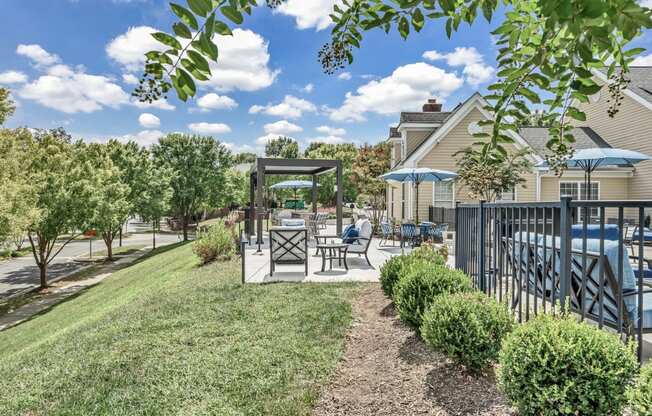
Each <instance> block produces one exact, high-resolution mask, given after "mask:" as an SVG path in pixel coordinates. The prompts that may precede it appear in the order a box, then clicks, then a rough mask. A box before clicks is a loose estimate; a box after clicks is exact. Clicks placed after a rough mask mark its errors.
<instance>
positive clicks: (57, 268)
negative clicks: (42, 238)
mask: <svg viewBox="0 0 652 416" xmlns="http://www.w3.org/2000/svg"><path fill="white" fill-rule="evenodd" d="M128 229H129V232H130V234H129V237H128V238H124V239H123V240H122V245H123V246H129V245H145V246H146V247H148V246H151V244H152V234H151V233H148V232H147V231H148V230H149V226H148V225H145V224H142V223H130V224H129V228H128ZM178 241H179V235H178V234H176V233H169V232H163V233H161V234H158V233H157V234H156V246H157V247H159V246H164V245H168V244H172V243H176V242H178ZM113 247H118V240H117V239H116V241H114V242H113ZM104 250H106V246H105V245H104V242H103V241H102V240H101V239H100V240H97V239H96V240H94V241H93V251H98V252H99V251H104ZM88 251H89V242H88V241H87V240H75V241H71V242H70V243H68V245H66V247H64V249H63V250H62V251H61V253H59V255H58V256H57V257H55V258H54V260H53V261H52V262H51V263H50V265H49V266H48V279H49V280H50V281H53V280H56V279H58V278H61V277H63V276H67V275H69V274H71V273H73V272H76V271H79V270H81V269H83V268H84V267H87V266H88V264H87V263H80V262H76V261H74V259H75V258H76V257H80V256H88ZM38 285H39V269H38V266H36V263H35V261H34V257H33V256H32V255H31V254H29V255H28V256H25V257H19V258H15V259H11V260H6V261H0V299H1V298H6V297H10V296H12V295H15V294H17V293H21V292H24V291H25V290H29V289H31V288H33V287H36V286H38Z"/></svg>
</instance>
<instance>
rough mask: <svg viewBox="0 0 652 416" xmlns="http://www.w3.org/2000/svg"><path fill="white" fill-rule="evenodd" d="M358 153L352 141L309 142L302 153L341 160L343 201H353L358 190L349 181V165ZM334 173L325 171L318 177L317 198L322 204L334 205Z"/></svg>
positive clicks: (350, 165) (310, 157)
mask: <svg viewBox="0 0 652 416" xmlns="http://www.w3.org/2000/svg"><path fill="white" fill-rule="evenodd" d="M357 154H358V149H357V148H356V146H355V145H354V144H352V143H340V144H331V143H311V144H310V146H308V148H307V149H306V151H305V153H304V155H305V157H306V158H308V159H335V160H339V161H341V162H342V186H343V189H342V196H343V198H344V200H345V201H355V199H356V195H357V194H358V190H357V188H356V186H355V184H354V183H353V182H352V181H351V173H352V172H351V167H352V165H353V161H354V160H355V158H356V155H357ZM335 179H336V178H335V173H334V172H332V173H327V174H325V175H321V176H320V177H319V185H320V186H319V189H318V190H317V199H318V201H319V202H320V203H322V204H324V205H331V206H332V205H335V197H336V195H335V182H336V180H335Z"/></svg>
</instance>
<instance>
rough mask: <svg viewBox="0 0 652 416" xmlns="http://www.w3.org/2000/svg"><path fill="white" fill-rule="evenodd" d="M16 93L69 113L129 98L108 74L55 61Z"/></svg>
mask: <svg viewBox="0 0 652 416" xmlns="http://www.w3.org/2000/svg"><path fill="white" fill-rule="evenodd" d="M18 95H19V96H20V97H22V98H26V99H29V100H34V101H36V102H38V103H40V104H42V105H44V106H46V107H50V108H53V109H55V110H58V111H62V112H64V113H69V114H72V113H78V112H83V113H92V112H94V111H97V110H101V109H102V108H104V107H111V108H118V107H120V106H121V105H123V104H127V103H128V102H129V95H128V94H127V93H126V92H124V91H123V90H122V88H121V87H120V86H119V85H117V84H115V83H114V82H113V81H112V80H111V79H110V78H108V77H105V76H101V75H89V74H86V73H84V72H80V71H73V70H72V69H70V68H69V67H66V66H65V65H57V66H56V67H53V71H51V72H50V73H48V74H47V75H42V76H40V77H39V78H38V79H36V80H34V81H32V82H31V83H29V84H26V85H25V86H24V87H23V88H22V89H21V90H19V91H18Z"/></svg>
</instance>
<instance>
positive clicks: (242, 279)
mask: <svg viewBox="0 0 652 416" xmlns="http://www.w3.org/2000/svg"><path fill="white" fill-rule="evenodd" d="M249 238H251V236H250V237H249ZM246 243H247V240H245V239H244V236H243V235H242V230H240V261H241V263H242V264H241V265H242V270H241V273H242V275H241V276H240V283H241V284H243V285H244V284H245V244H246Z"/></svg>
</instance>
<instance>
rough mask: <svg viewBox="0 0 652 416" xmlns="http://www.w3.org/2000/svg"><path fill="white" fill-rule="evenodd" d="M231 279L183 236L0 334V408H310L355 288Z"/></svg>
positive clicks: (232, 266) (20, 411) (24, 411)
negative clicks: (180, 242) (199, 259)
mask: <svg viewBox="0 0 652 416" xmlns="http://www.w3.org/2000/svg"><path fill="white" fill-rule="evenodd" d="M238 281H239V264H238V263H237V262H233V263H222V264H215V265H210V266H207V267H203V268H199V267H197V266H196V260H195V258H194V256H193V255H192V253H191V250H190V246H189V245H184V246H181V247H177V248H174V249H171V250H169V251H167V252H166V253H164V254H159V255H157V256H153V257H151V258H149V259H147V260H144V261H142V262H140V263H138V264H136V265H134V266H132V267H129V268H126V269H123V270H121V271H119V272H117V273H115V275H113V276H111V277H110V278H108V279H106V280H105V281H103V282H102V283H100V284H99V285H97V286H95V287H93V288H91V289H89V290H88V291H86V292H84V293H82V294H81V295H79V296H78V297H76V298H74V299H71V300H68V301H66V302H64V303H62V304H59V305H58V306H56V307H54V308H53V309H52V310H50V311H49V312H47V313H45V314H43V315H41V316H38V317H36V318H34V319H32V320H30V321H28V322H26V323H24V324H22V325H19V326H17V327H14V328H11V329H9V330H7V331H4V332H1V333H0V414H2V415H5V414H6V415H90V414H92V415H100V414H101V415H103V414H111V415H168V414H179V415H180V414H183V415H208V414H211V415H258V414H266V415H267V414H269V415H297V414H306V413H308V412H309V409H310V406H311V405H312V403H313V402H314V400H315V398H316V396H317V393H318V388H319V384H320V383H321V382H323V381H324V379H325V377H327V376H328V374H330V372H331V371H332V369H333V368H334V366H335V363H336V362H337V360H338V358H339V357H340V355H341V352H342V344H343V338H344V335H345V332H346V330H347V327H348V326H349V324H350V322H351V308H350V303H349V300H350V298H351V297H352V296H353V295H354V294H355V292H356V291H357V287H358V286H355V285H346V284H341V285H312V284H300V285H299V284H273V285H247V286H240V284H239V283H238Z"/></svg>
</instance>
